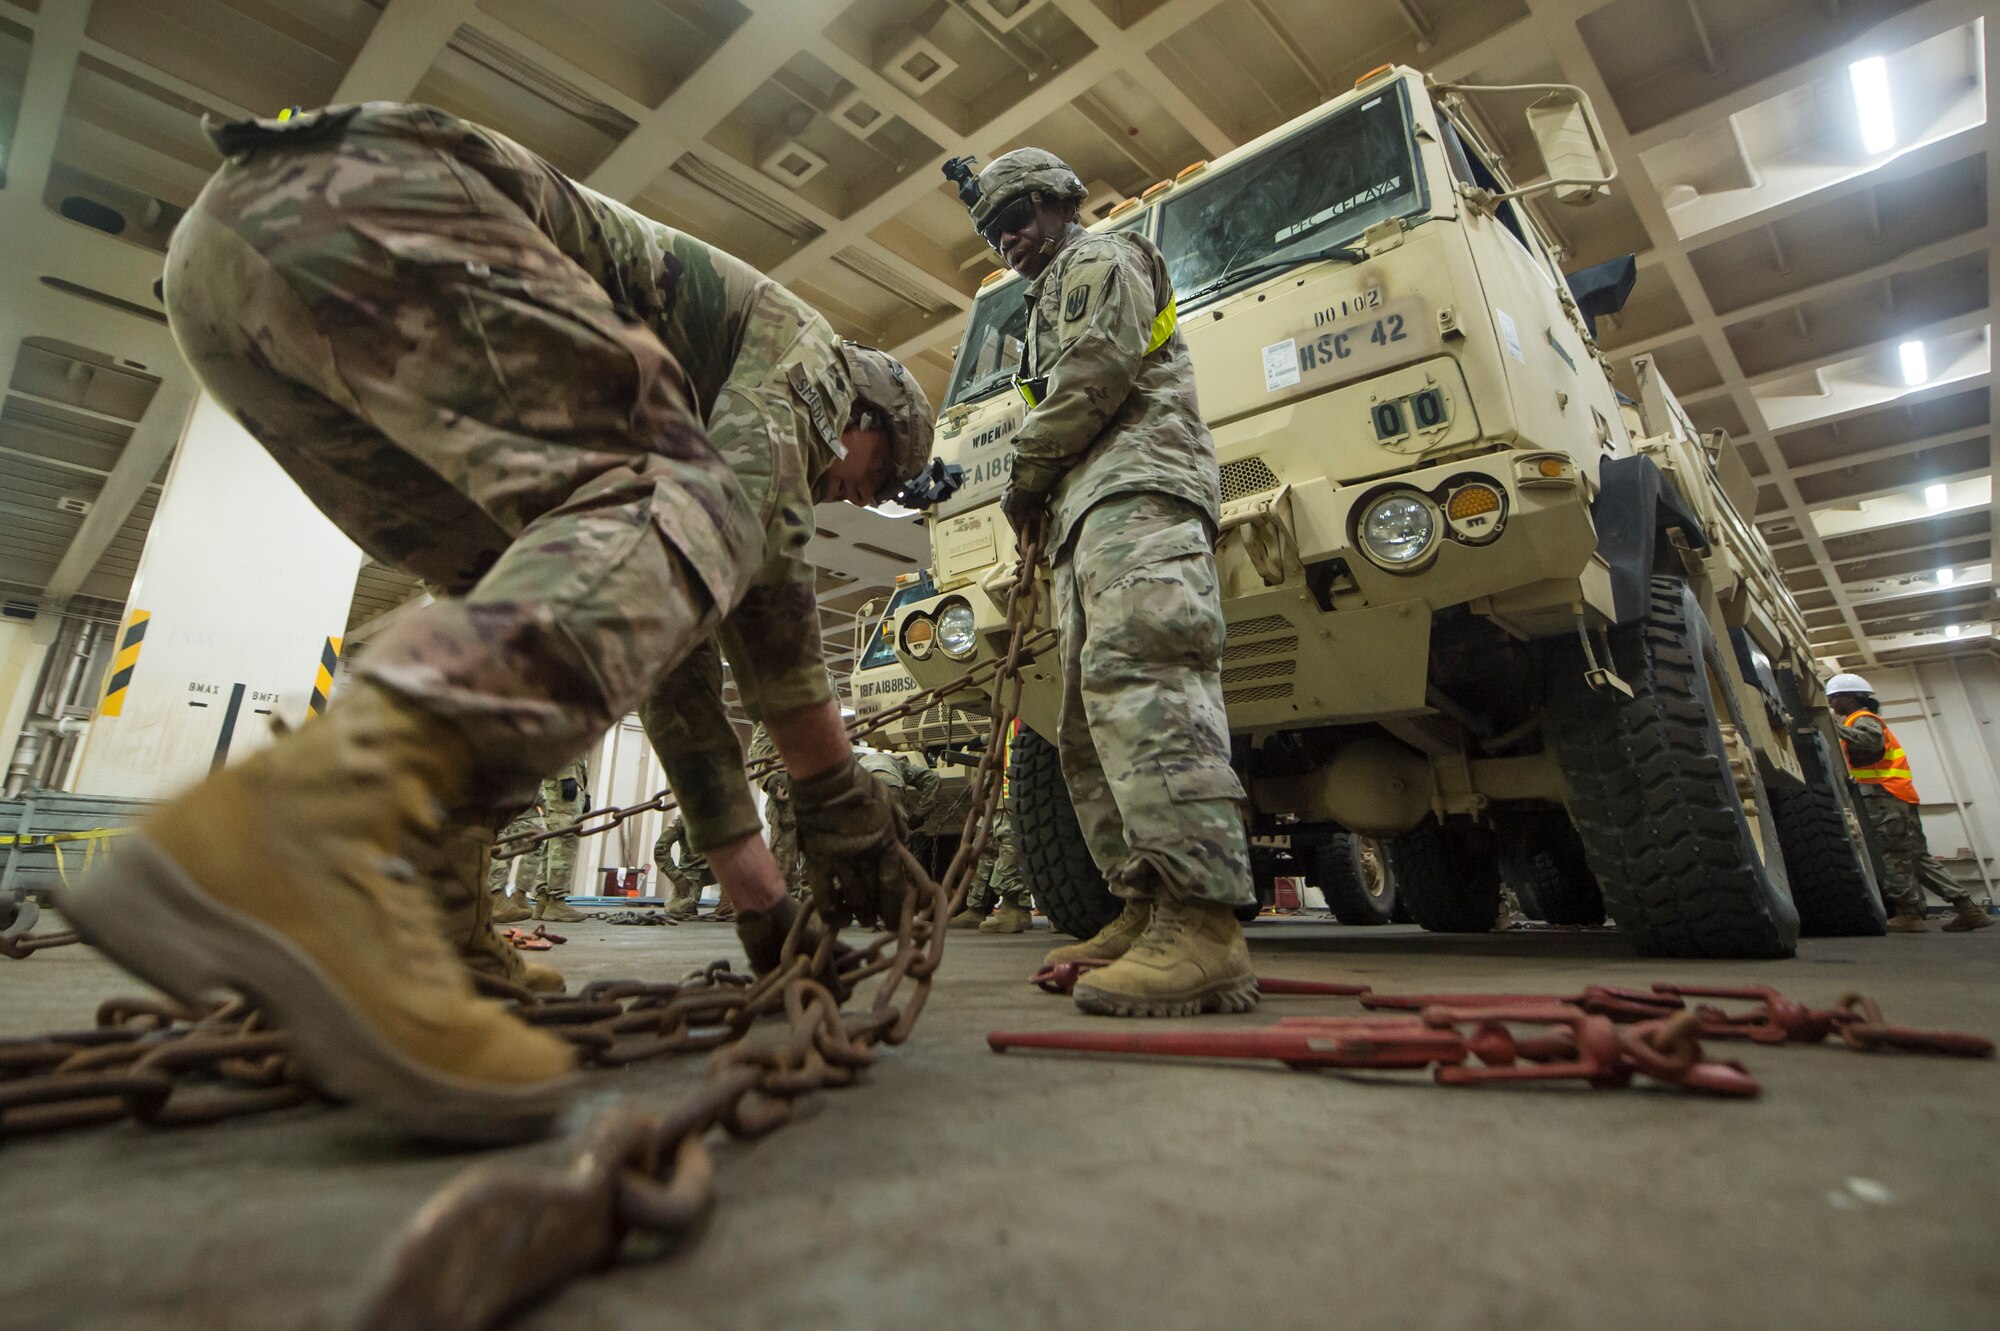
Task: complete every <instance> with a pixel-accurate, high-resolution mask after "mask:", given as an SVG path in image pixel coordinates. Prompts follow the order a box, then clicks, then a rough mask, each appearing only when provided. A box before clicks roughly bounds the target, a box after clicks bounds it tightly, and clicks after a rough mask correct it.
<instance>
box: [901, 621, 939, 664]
mask: <svg viewBox="0 0 2000 1331" xmlns="http://www.w3.org/2000/svg"><path fill="white" fill-rule="evenodd" d="M936 637H937V626H936V625H934V624H932V623H931V617H930V616H929V615H911V616H910V617H909V618H908V619H906V620H904V621H903V633H902V636H901V637H900V638H899V639H897V641H898V643H899V644H900V645H901V646H902V649H903V654H904V655H905V656H908V657H911V658H913V659H915V660H918V661H921V660H923V659H924V658H925V657H927V656H929V655H930V654H931V644H932V642H933V641H934V640H935V639H936Z"/></svg>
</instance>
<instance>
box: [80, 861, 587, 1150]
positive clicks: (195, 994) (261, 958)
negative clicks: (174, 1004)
mask: <svg viewBox="0 0 2000 1331" xmlns="http://www.w3.org/2000/svg"><path fill="white" fill-rule="evenodd" d="M123 840H124V843H125V844H124V845H122V846H121V847H119V850H118V852H117V853H116V854H115V855H113V856H112V858H111V859H110V860H109V861H107V862H106V863H104V864H103V865H102V866H101V867H99V868H98V869H96V870H95V871H93V872H92V873H90V874H89V875H87V876H85V877H84V878H83V879H82V881H80V882H79V883H77V884H76V885H75V886H73V887H64V888H62V889H61V890H60V891H59V892H58V893H57V900H58V901H59V902H60V903H61V907H62V912H63V915H64V917H65V918H67V919H68V920H69V921H70V923H71V924H72V925H74V926H75V928H76V931H77V932H78V933H79V934H80V935H82V937H83V941H84V942H86V943H89V944H90V945H91V946H93V947H95V948H97V949H98V950H99V951H101V952H103V953H104V954H105V955H106V956H108V957H110V958H111V959H112V960H113V961H115V962H117V963H118V964H119V965H120V966H123V967H124V968H125V969H126V970H128V971H131V972H132V973H133V974H134V975H137V976H138V977H139V978H140V979H142V980H144V981H146V982H147V983H148V984H150V985H152V986H153V987H154V988H156V989H159V990H161V991H163V992H165V993H167V994H169V995H171V996H172V997H174V998H176V999H178V1000H179V1001H181V1002H182V1003H185V1004H188V1005H189V1006H194V1005H196V1004H199V1003H201V1002H203V1001H204V1000H206V999H208V998H209V997H211V996H213V995H214V994H216V993H217V991H219V990H225V989H240V990H242V991H243V992H244V993H246V994H248V995H249V996H250V997H251V998H252V999H253V1000H254V1001H255V1002H256V1003H257V1005H258V1007H259V1008H261V1009H262V1010H263V1011H264V1013H265V1014H266V1015H267V1016H268V1017H270V1018H271V1020H272V1022H273V1023H274V1024H275V1025H276V1026H277V1027H278V1028H279V1029H280V1030H282V1031H283V1032H284V1034H285V1037H286V1039H287V1040H288V1042H289V1043H290V1045H291V1047H292V1052H293V1053H294V1054H295V1055H296V1056H297V1057H298V1060H299V1063H300V1065H301V1066H303V1067H304V1068H305V1069H306V1070H307V1071H308V1072H309V1073H310V1074H311V1076H312V1080H313V1083H314V1084H315V1085H316V1086H319V1087H321V1088H322V1089H324V1090H326V1091H327V1092H329V1093H330V1094H332V1095H335V1096H337V1097H339V1098H341V1099H351V1100H354V1101H356V1102H357V1103H360V1104H362V1105H364V1106H365V1107H367V1108H369V1109H372V1110H374V1111H376V1112H377V1113H379V1114H381V1115H382V1116H383V1117H384V1118H386V1119H387V1120H389V1121H390V1122H391V1123H393V1124H394V1125H395V1126H396V1127H398V1128H400V1129H402V1130H404V1131H406V1132H409V1133H412V1134H414V1135H416V1136H420V1137H428V1138H434V1139H439V1140H445V1141H457V1142H472V1143H492V1142H508V1141H518V1140H521V1139H523V1138H526V1137H532V1136H537V1135H539V1134H541V1133H542V1132H543V1131H545V1130H546V1129H547V1128H548V1126H549V1123H550V1122H551V1121H552V1120H553V1119H554V1118H555V1116H556V1115H557V1114H559V1113H560V1112H561V1111H562V1109H563V1108H564V1106H565V1105H566V1104H567V1103H568V1100H569V1093H570V1091H571V1089H572V1087H573V1086H574V1084H575V1079H574V1078H570V1077H565V1078H562V1079H560V1080H558V1081H555V1082H546V1083H542V1084H539V1085H532V1086H506V1085H494V1084H492V1083H490V1082H478V1081H471V1080H468V1079H466V1078H463V1077H454V1076H452V1075H450V1074H449V1073H443V1072H439V1071H437V1070H435V1069H433V1068H429V1067H426V1066H424V1065H423V1064H422V1063H419V1062H417V1061H416V1060H415V1059H413V1058H411V1057H409V1056H408V1055H407V1054H405V1053H403V1052H402V1051H401V1050H399V1049H397V1048H396V1047H395V1046H393V1045H391V1044H390V1043H389V1042H388V1041H386V1040H384V1039H383V1038H382V1037H381V1036H380V1035H378V1034H377V1033H376V1032H375V1030H374V1028H373V1027H371V1026H370V1025H369V1024H368V1022H367V1021H366V1019H364V1018H363V1017H362V1015H361V1014H360V1012H358V1011H357V1010H356V1009H355V1007H354V1005H353V1004H352V1003H350V1002H348V1000H347V998H346V997H345V996H344V995H343V994H342V993H341V991H340V988H339V986H338V985H336V984H335V983H334V982H333V980H332V978H331V977H330V976H328V975H327V973H326V972H325V971H324V970H322V969H321V968H320V966H319V964H318V963H317V962H315V961H314V960H313V959H312V956H311V954H309V953H308V952H306V951H305V949H303V948H301V947H300V946H298V944H296V943H294V942H293V941H292V940H291V939H289V938H287V937H285V935H283V934H281V933H279V932H278V931H277V930H275V929H273V928H271V927H270V926H269V925H267V924H265V923H264V922H263V921H261V920H258V919H256V918H255V917H254V916H251V915H247V914H244V913H243V912H241V911H236V910H231V909H230V908H229V907H227V906H224V905H222V904H221V903H220V902H218V901H216V900H215V899H214V898H213V897H211V896H209V895H208V894H207V893H206V892H203V891H202V890H201V889H200V888H199V887H197V886H196V885H195V883H194V881H193V880H192V879H190V878H189V877H188V876H187V874H186V873H185V872H184V871H183V870H182V869H181V867H180V865H178V864H177V863H175V862H174V860H173V859H172V857H170V856H169V855H167V853H166V852H165V851H163V850H161V849H160V848H159V847H158V846H157V845H155V844H154V843H153V842H152V841H151V840H150V839H149V838H147V837H146V836H144V835H143V834H134V835H132V836H129V837H126V838H123Z"/></svg>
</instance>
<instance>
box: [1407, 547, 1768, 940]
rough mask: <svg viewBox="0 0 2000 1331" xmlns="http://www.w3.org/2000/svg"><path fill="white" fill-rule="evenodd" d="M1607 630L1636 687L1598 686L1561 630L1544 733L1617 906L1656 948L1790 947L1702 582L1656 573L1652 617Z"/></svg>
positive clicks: (1763, 804)
mask: <svg viewBox="0 0 2000 1331" xmlns="http://www.w3.org/2000/svg"><path fill="white" fill-rule="evenodd" d="M1610 641H1611V650H1612V658H1613V659H1612V661H1611V663H1610V664H1611V666H1612V668H1613V669H1615V670H1616V671H1617V673H1618V674H1619V675H1620V676H1622V677H1623V679H1624V680H1625V682H1626V683H1627V684H1628V685H1630V686H1631V689H1632V693H1633V696H1632V697H1630V698H1627V697H1625V696H1624V695H1623V694H1622V693H1616V692H1613V691H1611V690H1609V689H1606V690H1604V691H1602V692H1599V691H1595V690H1592V689H1591V688H1589V687H1588V686H1587V685H1586V684H1585V683H1584V680H1583V660H1582V650H1581V648H1580V647H1578V646H1576V645H1575V644H1573V643H1569V642H1562V643H1559V644H1553V645H1552V647H1553V649H1552V650H1551V652H1550V657H1551V660H1550V666H1551V669H1550V671H1549V676H1548V689H1549V693H1548V713H1547V726H1546V733H1547V735H1548V738H1549V741H1550V743H1551V745H1552V746H1553V748H1554V750H1555V753H1556V756H1557V758H1558V760H1559V761H1560V762H1561V764H1562V767H1563V771H1564V774H1565V775H1566V776H1567V778H1568V782H1569V791H1570V814H1571V817H1572V818H1573V819H1574V821H1575V823H1576V830H1577V833H1578V835H1579V836H1580V837H1581V838H1582V841H1583V848H1584V854H1585V858H1586V859H1587V861H1588V863H1589V865H1590V868H1591V871H1592V872H1593V873H1594V874H1595V875H1596V877H1597V881H1598V885H1599V886H1600V888H1601V889H1602V890H1603V893H1604V904H1605V907H1606V909H1607V910H1608V911H1609V912H1610V915H1611V918H1612V920H1613V921H1614V922H1615V923H1616V924H1617V926H1618V929H1619V932H1621V933H1623V934H1624V935H1625V936H1626V937H1627V938H1629V939H1631V940H1632V943H1633V945H1634V946H1635V947H1637V948H1638V950H1639V951H1640V952H1641V953H1643V954H1645V955H1647V956H1660V957H1789V956H1791V955H1792V954H1793V953H1794V952H1796V951H1797V950H1798V936H1799V916H1798V911H1797V909H1796V908H1795V907H1794V906H1793V905H1792V898H1791V892H1790V889H1789V887H1788V885H1787V880H1786V877H1785V862H1784V856H1783V855H1782V854H1781V853H1780V852H1779V849H1778V834H1777V823H1776V820H1775V817H1774V815H1773V814H1772V811H1771V803H1770V799H1769V796H1768V795H1767V794H1766V792H1765V788H1764V782H1763V779H1762V778H1761V777H1760V776H1759V775H1758V772H1757V766H1756V763H1755V762H1754V761H1750V762H1747V763H1745V764H1743V766H1742V767H1741V769H1736V768H1732V766H1731V764H1730V761H1729V741H1728V739H1727V738H1726V737H1725V734H1724V730H1723V726H1724V725H1728V726H1730V727H1731V728H1732V730H1733V731H1734V733H1736V734H1739V735H1740V734H1741V732H1742V724H1743V718H1742V716H1741V714H1740V712H1739V710H1738V707H1737V703H1736V698H1735V694H1734V691H1733V690H1732V689H1730V688H1729V687H1728V683H1727V681H1728V678H1729V676H1728V674H1727V669H1728V667H1727V665H1726V664H1725V663H1724V661H1723V658H1722V653H1721V651H1720V650H1719V649H1718V648H1717V646H1716V642H1715V637H1714V635H1713V634H1711V633H1710V632H1709V629H1708V624H1707V622H1706V621H1705V620H1704V619H1703V618H1702V614H1701V607H1700V605H1699V603H1698V602H1697V601H1696V600H1695V597H1694V593H1693V592H1692V591H1691V590H1690V589H1689V588H1688V585H1687V583H1686V582H1685V581H1683V580H1682V579H1680V578H1677V577H1655V578H1653V579H1652V581H1651V586H1650V596H1649V603H1648V607H1647V613H1646V617H1645V619H1644V620H1642V621H1641V622H1639V623H1637V624H1634V625H1631V626H1629V627H1627V628H1621V629H1615V630H1613V631H1612V633H1611V635H1610ZM1738 742H1739V744H1740V743H1741V741H1738ZM1739 783H1740V784H1739ZM1406 890H1407V889H1406Z"/></svg>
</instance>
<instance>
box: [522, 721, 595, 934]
mask: <svg viewBox="0 0 2000 1331" xmlns="http://www.w3.org/2000/svg"><path fill="white" fill-rule="evenodd" d="M589 811H590V768H589V766H588V765H587V764H586V763H585V762H584V760H583V759H582V758H577V759H575V760H573V761H572V762H570V763H569V765H568V766H566V767H564V768H563V769H562V770H561V771H560V772H557V773H556V774H555V775H554V776H552V777H548V778H545V779H544V780H543V782H542V820H543V822H544V823H546V824H547V825H548V826H550V827H567V826H569V825H570V824H571V823H573V822H575V821H576V820H577V819H579V818H581V817H583V815H584V814H586V813H588V812H589ZM541 848H542V852H543V856H544V859H543V862H542V871H541V880H540V881H539V882H537V883H536V884H535V918H536V919H538V920H556V921H560V922H561V923H564V924H573V923H575V922H576V921H578V920H582V919H588V918H589V917H588V916H586V915H585V914H584V913H583V912H582V911H580V910H578V909H577V908H576V907H574V906H572V905H570V904H569V894H570V889H571V888H573V887H575V886H576V838H575V837H573V836H559V837H551V838H549V839H548V840H547V841H544V842H543V843H542V847H541Z"/></svg>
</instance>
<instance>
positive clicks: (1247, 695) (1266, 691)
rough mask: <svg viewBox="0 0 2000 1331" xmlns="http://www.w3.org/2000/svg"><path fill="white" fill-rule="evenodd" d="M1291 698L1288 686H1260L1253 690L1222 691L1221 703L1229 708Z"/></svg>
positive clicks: (1289, 686)
mask: <svg viewBox="0 0 2000 1331" xmlns="http://www.w3.org/2000/svg"><path fill="white" fill-rule="evenodd" d="M1291 696H1292V686H1291V685H1290V684H1260V685H1258V686H1257V687H1256V688H1254V689H1224V690H1223V692H1222V701H1223V702H1224V703H1225V704H1226V705H1228V706H1231V707H1238V706H1241V705H1242V704H1244V703H1249V702H1272V701H1275V700H1276V699H1279V698H1289V697H1291Z"/></svg>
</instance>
